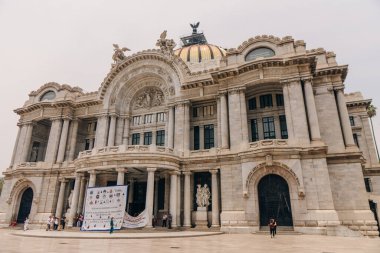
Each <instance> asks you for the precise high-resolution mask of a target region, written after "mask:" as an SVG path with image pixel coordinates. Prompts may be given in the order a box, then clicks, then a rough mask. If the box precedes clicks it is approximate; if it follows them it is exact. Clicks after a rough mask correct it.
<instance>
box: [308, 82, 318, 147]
mask: <svg viewBox="0 0 380 253" xmlns="http://www.w3.org/2000/svg"><path fill="white" fill-rule="evenodd" d="M304 90H305V100H306V109H307V116H308V120H309V126H310V135H311V140H312V141H320V140H321V133H320V130H319V122H318V115H317V108H316V107H315V100H314V92H313V87H312V84H311V80H306V81H305V85H304Z"/></svg>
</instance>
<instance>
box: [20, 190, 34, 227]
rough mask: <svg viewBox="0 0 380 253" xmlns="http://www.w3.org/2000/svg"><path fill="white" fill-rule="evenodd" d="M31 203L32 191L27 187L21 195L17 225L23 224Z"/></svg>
mask: <svg viewBox="0 0 380 253" xmlns="http://www.w3.org/2000/svg"><path fill="white" fill-rule="evenodd" d="M32 203H33V190H32V188H31V187H28V188H27V189H26V190H25V191H24V192H23V194H22V196H21V200H20V207H19V210H18V214H17V223H23V222H24V221H25V219H26V217H28V216H29V214H30V210H31V209H32Z"/></svg>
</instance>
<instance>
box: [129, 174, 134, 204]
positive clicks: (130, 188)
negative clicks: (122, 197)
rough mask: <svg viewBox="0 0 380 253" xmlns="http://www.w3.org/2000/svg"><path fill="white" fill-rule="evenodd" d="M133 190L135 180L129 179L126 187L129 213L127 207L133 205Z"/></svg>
mask: <svg viewBox="0 0 380 253" xmlns="http://www.w3.org/2000/svg"><path fill="white" fill-rule="evenodd" d="M134 188H135V180H134V179H133V178H131V179H129V185H128V211H129V205H130V204H131V203H133V194H134V192H133V190H134Z"/></svg>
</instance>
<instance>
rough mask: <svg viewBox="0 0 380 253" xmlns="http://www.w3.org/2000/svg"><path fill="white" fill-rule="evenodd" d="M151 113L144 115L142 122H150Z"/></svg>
mask: <svg viewBox="0 0 380 253" xmlns="http://www.w3.org/2000/svg"><path fill="white" fill-rule="evenodd" d="M152 118H153V114H147V115H144V124H150V123H152Z"/></svg>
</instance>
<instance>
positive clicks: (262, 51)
mask: <svg viewBox="0 0 380 253" xmlns="http://www.w3.org/2000/svg"><path fill="white" fill-rule="evenodd" d="M274 55H275V53H274V51H273V50H272V49H270V48H267V47H259V48H255V49H253V50H252V51H250V52H249V53H248V54H247V55H246V56H245V61H253V60H256V59H257V58H259V57H264V58H267V57H272V56H274Z"/></svg>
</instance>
